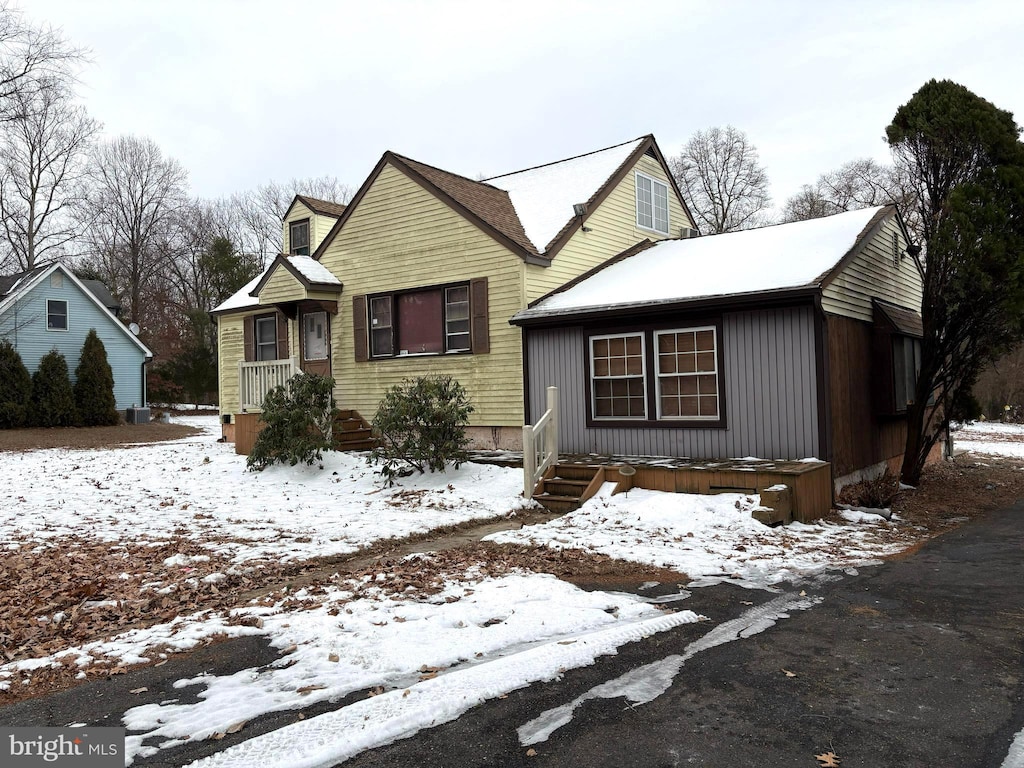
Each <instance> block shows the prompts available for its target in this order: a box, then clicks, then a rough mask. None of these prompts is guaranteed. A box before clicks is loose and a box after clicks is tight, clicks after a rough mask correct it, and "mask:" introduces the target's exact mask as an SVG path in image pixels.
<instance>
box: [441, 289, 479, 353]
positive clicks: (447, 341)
mask: <svg viewBox="0 0 1024 768" xmlns="http://www.w3.org/2000/svg"><path fill="white" fill-rule="evenodd" d="M452 291H465V292H466V298H465V300H464V301H459V300H454V301H453V300H452V299H451V293H452ZM462 304H465V305H466V316H465V317H459V318H452V317H449V312H450V311H451V310H450V308H451V307H456V306H459V305H462ZM471 311H472V310H471V309H470V298H469V283H466V284H465V285H453V286H450V287H448V288H445V289H444V349H445V352H469V351H470V350H471V349H472V348H473V344H472V339H471V338H470V332H471V327H472V322H473V318H472V314H471ZM461 322H465V324H466V330H464V331H452V330H451V328H452V324H453V323H461ZM462 336H465V337H466V343H465V345H464V346H457V342H453V341H452V339H453V338H458V337H462Z"/></svg>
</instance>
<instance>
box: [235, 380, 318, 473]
mask: <svg viewBox="0 0 1024 768" xmlns="http://www.w3.org/2000/svg"><path fill="white" fill-rule="evenodd" d="M333 392H334V379H332V378H330V377H328V376H318V375H316V374H312V373H299V374H296V375H295V376H292V377H291V378H290V379H289V380H288V382H287V383H286V384H285V385H284V386H280V387H274V388H273V389H272V390H270V391H269V392H268V393H267V396H266V397H265V398H264V400H263V413H262V414H261V415H260V419H261V420H262V421H263V424H264V427H263V429H262V431H261V432H260V433H259V435H258V436H257V437H256V443H255V445H254V446H253V449H252V452H251V453H250V454H249V458H248V459H246V465H247V466H248V467H249V469H250V470H251V471H261V470H263V469H266V468H267V467H269V466H270V465H271V464H274V463H280V464H289V465H291V466H293V467H294V466H295V465H296V464H298V463H299V462H300V461H301V462H304V463H306V464H309V465H312V464H314V463H315V462H318V461H320V460H321V459H322V458H323V451H325V450H329V449H330V448H331V428H332V426H333V424H334V416H335V414H336V412H337V409H336V408H335V407H334V396H333Z"/></svg>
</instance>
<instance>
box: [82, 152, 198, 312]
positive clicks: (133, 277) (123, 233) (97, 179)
mask: <svg viewBox="0 0 1024 768" xmlns="http://www.w3.org/2000/svg"><path fill="white" fill-rule="evenodd" d="M90 177H91V190H90V192H89V194H88V196H87V198H86V203H85V205H84V206H83V211H84V213H85V224H86V229H87V232H88V236H89V241H90V245H91V248H92V256H91V257H92V259H93V260H94V262H95V265H94V266H96V267H97V268H98V271H99V272H100V273H101V274H103V275H104V276H105V277H106V279H107V281H108V284H109V285H110V288H111V289H112V290H113V291H114V293H115V295H117V296H119V297H120V298H121V300H122V302H126V303H127V305H128V313H129V317H130V318H131V319H133V320H137V321H138V320H141V319H142V318H143V316H144V308H145V307H144V304H145V302H146V300H147V294H150V295H159V294H163V293H165V292H166V290H167V285H166V283H167V282H168V276H169V270H170V267H171V265H172V263H173V260H174V258H175V257H176V252H177V250H178V249H179V248H180V232H179V224H180V221H181V218H180V216H179V214H180V212H181V211H182V209H183V208H184V207H185V206H186V205H187V203H188V186H187V185H188V174H187V172H186V171H185V169H184V168H183V167H182V165H181V164H180V163H178V161H177V160H174V159H171V158H165V157H164V156H163V154H162V153H161V151H160V148H159V147H158V146H157V145H156V144H155V143H154V142H153V141H152V140H151V139H148V138H139V137H135V136H122V137H120V138H117V139H113V140H111V141H108V142H104V143H102V144H100V145H99V146H98V147H97V148H96V150H95V151H94V153H93V157H92V163H91V167H90Z"/></svg>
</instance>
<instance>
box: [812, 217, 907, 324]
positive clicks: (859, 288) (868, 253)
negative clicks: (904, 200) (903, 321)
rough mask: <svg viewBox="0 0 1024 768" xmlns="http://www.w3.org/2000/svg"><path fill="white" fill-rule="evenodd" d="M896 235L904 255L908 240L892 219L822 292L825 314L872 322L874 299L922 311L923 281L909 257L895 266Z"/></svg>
mask: <svg viewBox="0 0 1024 768" xmlns="http://www.w3.org/2000/svg"><path fill="white" fill-rule="evenodd" d="M893 235H896V237H897V238H898V243H899V245H898V252H899V253H903V252H904V250H905V249H906V247H907V242H906V239H905V238H904V237H903V233H902V231H901V230H900V227H899V225H898V224H897V223H896V218H895V216H890V217H889V218H887V219H886V220H885V221H884V222H883V224H882V226H881V227H879V229H878V231H877V232H876V233H875V235H874V236H873V237H872V238H871V239H870V240H869V241H868V242H867V243H865V244H864V246H863V247H862V248H861V250H860V252H859V253H857V254H856V255H855V256H854V257H853V258H852V259H850V261H849V262H848V263H847V264H846V266H845V267H843V270H842V272H841V273H840V274H839V275H838V276H837V277H836V278H835V279H834V280H833V281H832V282H831V283H830V284H829V285H828V286H826V287H825V289H824V291H822V299H821V305H822V307H823V308H824V310H825V311H826V312H830V313H832V314H835V315H843V316H846V317H855V318H857V319H858V320H865V321H867V322H871V321H872V320H873V318H874V313H873V309H872V305H871V298H872V297H877V298H879V299H884V300H885V301H889V302H892V303H893V304H898V305H899V306H902V307H910V308H911V309H914V310H918V311H920V307H921V296H922V286H921V278H920V276H919V275H918V272H917V267H915V266H914V262H913V260H912V259H911V258H910V257H909V256H904V258H902V259H898V260H897V261H896V262H895V263H894V261H893V252H892V238H893Z"/></svg>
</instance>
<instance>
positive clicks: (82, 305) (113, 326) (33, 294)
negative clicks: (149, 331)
mask: <svg viewBox="0 0 1024 768" xmlns="http://www.w3.org/2000/svg"><path fill="white" fill-rule="evenodd" d="M117 309H118V307H117V304H116V302H114V301H113V299H111V297H110V294H109V292H108V291H107V290H106V288H105V287H104V286H103V284H102V283H98V282H96V281H91V280H90V281H82V280H79V279H78V278H77V277H75V275H74V273H73V272H72V271H71V270H70V269H68V268H67V267H65V266H64V265H63V264H60V263H57V262H55V263H52V264H47V265H45V266H41V267H36V268H35V269H32V270H29V271H28V272H22V273H20V274H17V275H9V276H7V277H0V339H6V340H7V341H9V342H11V344H12V345H13V346H14V348H15V349H17V350H18V353H19V354H20V355H21V359H22V360H23V361H24V363H25V367H26V368H28V372H29V373H34V372H35V371H36V369H37V368H38V367H39V361H40V360H41V359H42V358H43V356H44V355H46V354H47V353H48V352H49V351H50V350H51V349H56V350H57V351H58V352H60V353H61V354H62V355H64V357H65V358H66V359H67V362H68V371H69V372H70V373H71V380H72V383H74V376H75V368H77V367H78V362H79V359H80V358H81V354H82V345H83V344H85V337H86V335H87V334H88V333H89V329H90V328H95V329H96V334H97V335H98V336H99V337H100V340H101V341H102V342H103V346H104V347H105V348H106V350H107V361H108V362H109V363H110V367H111V369H112V370H113V373H114V399H115V400H116V401H117V409H118V410H119V411H121V412H122V414H124V412H125V411H126V410H127V409H129V408H135V407H139V408H142V407H145V405H146V370H145V365H146V363H147V362H148V361H149V360H151V359H152V358H153V353H152V352H150V351H149V348H148V347H146V345H145V344H143V343H142V342H141V341H139V340H138V338H136V336H135V334H133V333H132V332H131V331H130V330H129V329H128V328H127V327H125V325H124V323H122V322H121V321H120V320H118V319H117V315H116V312H117Z"/></svg>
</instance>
